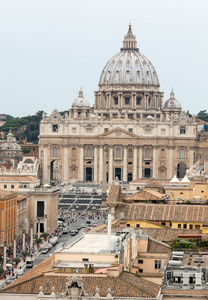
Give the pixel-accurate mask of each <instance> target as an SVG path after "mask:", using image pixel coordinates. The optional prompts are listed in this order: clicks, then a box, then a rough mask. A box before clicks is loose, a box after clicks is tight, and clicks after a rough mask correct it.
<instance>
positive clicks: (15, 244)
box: [13, 235, 17, 258]
mask: <svg viewBox="0 0 208 300" xmlns="http://www.w3.org/2000/svg"><path fill="white" fill-rule="evenodd" d="M16 256H17V240H16V235H14V243H13V258H15V257H16Z"/></svg>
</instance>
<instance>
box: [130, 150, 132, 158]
mask: <svg viewBox="0 0 208 300" xmlns="http://www.w3.org/2000/svg"><path fill="white" fill-rule="evenodd" d="M129 158H132V149H129Z"/></svg>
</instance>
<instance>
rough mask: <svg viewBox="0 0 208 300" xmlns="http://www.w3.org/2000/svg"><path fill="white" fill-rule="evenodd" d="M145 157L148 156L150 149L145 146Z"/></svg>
mask: <svg viewBox="0 0 208 300" xmlns="http://www.w3.org/2000/svg"><path fill="white" fill-rule="evenodd" d="M145 157H146V158H150V149H149V148H147V149H146V150H145Z"/></svg>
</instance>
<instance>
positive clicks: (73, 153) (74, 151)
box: [72, 148, 76, 156]
mask: <svg viewBox="0 0 208 300" xmlns="http://www.w3.org/2000/svg"><path fill="white" fill-rule="evenodd" d="M72 156H76V148H72Z"/></svg>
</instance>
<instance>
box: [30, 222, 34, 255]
mask: <svg viewBox="0 0 208 300" xmlns="http://www.w3.org/2000/svg"><path fill="white" fill-rule="evenodd" d="M32 249H33V224H30V251H32Z"/></svg>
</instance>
